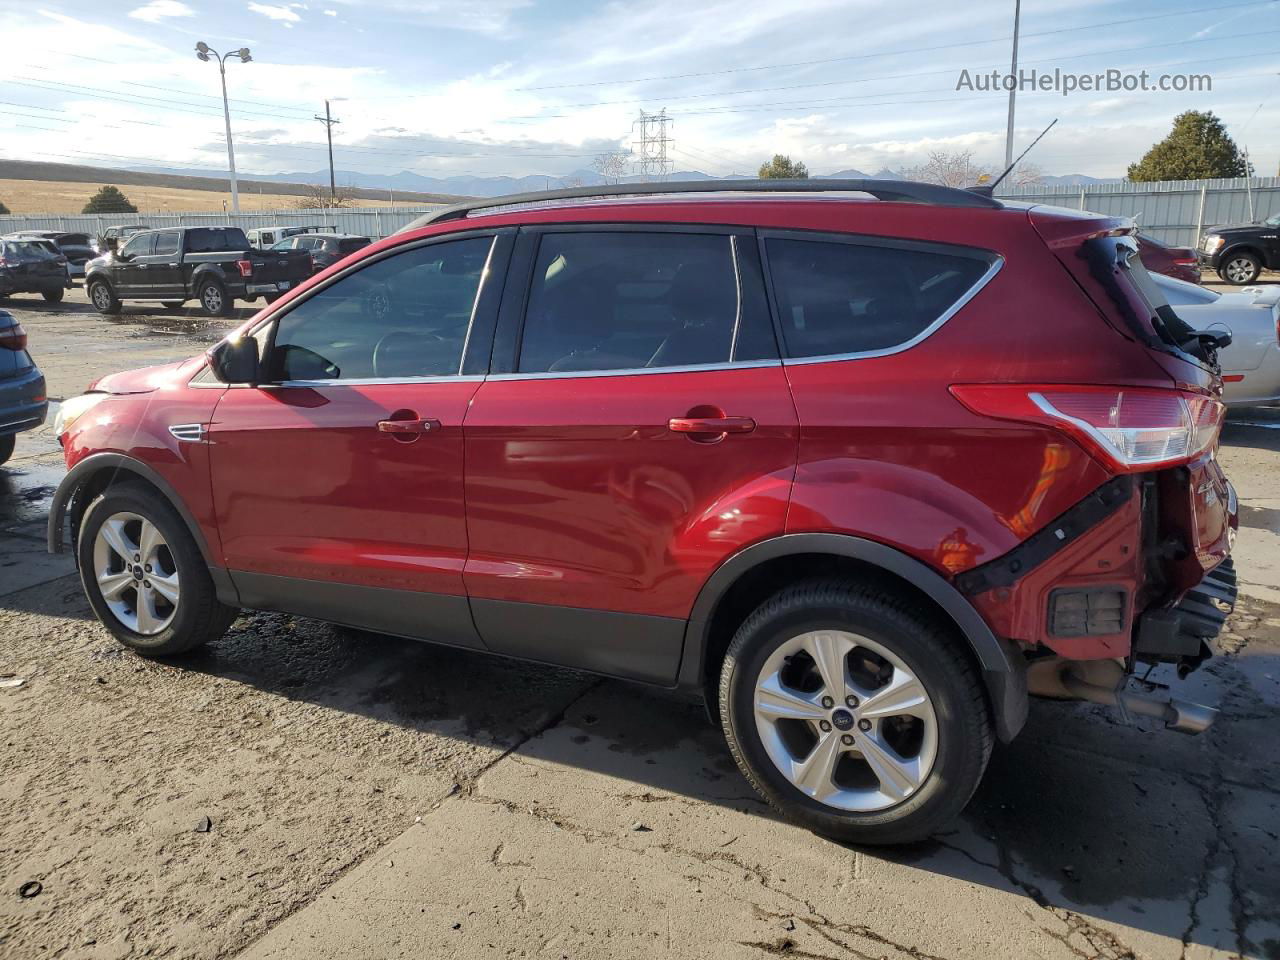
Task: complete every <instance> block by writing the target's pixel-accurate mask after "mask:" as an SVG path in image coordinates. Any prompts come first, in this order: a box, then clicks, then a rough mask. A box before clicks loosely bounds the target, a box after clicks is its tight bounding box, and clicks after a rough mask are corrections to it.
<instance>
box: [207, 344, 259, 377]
mask: <svg viewBox="0 0 1280 960" xmlns="http://www.w3.org/2000/svg"><path fill="white" fill-rule="evenodd" d="M208 357H209V368H210V369H211V370H212V371H213V375H214V376H215V377H217V378H218V379H219V380H221V381H222V382H223V383H249V384H256V383H257V382H258V377H259V373H260V367H261V363H260V361H259V359H258V341H257V340H255V339H254V338H253V337H234V338H232V339H230V340H223V341H222V342H221V343H220V344H218V345H217V346H216V347H213V348H212V349H211V350H210V351H209V353H208Z"/></svg>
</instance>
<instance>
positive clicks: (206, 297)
mask: <svg viewBox="0 0 1280 960" xmlns="http://www.w3.org/2000/svg"><path fill="white" fill-rule="evenodd" d="M201 299H202V300H203V302H204V307H205V309H206V310H208V311H209V312H210V313H218V312H219V311H220V310H222V290H221V289H220V288H219V287H218V286H217V285H216V284H212V283H211V284H209V285H208V286H207V287H205V288H204V293H203V294H202V295H201Z"/></svg>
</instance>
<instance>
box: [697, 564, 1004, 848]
mask: <svg viewBox="0 0 1280 960" xmlns="http://www.w3.org/2000/svg"><path fill="white" fill-rule="evenodd" d="M919 606H920V605H919V603H918V602H912V601H909V600H905V599H903V598H900V597H897V596H894V595H892V594H887V593H886V592H885V591H884V589H883V588H881V587H879V586H869V585H860V584H856V583H850V582H845V581H839V580H815V581H808V582H805V583H800V584H796V585H794V586H791V587H788V588H787V589H785V590H783V591H781V592H780V593H778V594H775V595H774V596H773V597H772V598H771V599H769V600H767V601H765V603H763V604H762V605H761V606H760V607H758V608H757V609H756V611H755V612H754V613H752V614H751V616H750V617H748V618H747V620H746V621H745V622H744V623H743V624H742V626H741V627H739V628H738V631H737V633H736V634H735V635H734V637H733V640H732V641H731V643H730V644H729V649H728V651H727V653H726V654H725V659H724V663H723V665H722V668H721V672H720V689H719V707H720V717H721V725H722V726H723V728H724V734H725V738H726V739H727V740H728V742H729V749H730V751H731V752H732V753H733V757H734V759H735V760H736V761H737V763H738V767H739V768H740V769H741V770H742V772H743V774H744V775H745V776H746V778H747V780H749V781H750V783H751V785H752V786H753V787H755V789H756V790H757V792H759V793H760V795H761V796H762V797H764V799H765V800H767V801H768V802H769V804H770V805H771V806H773V807H774V808H775V809H776V810H778V811H779V812H780V813H782V814H783V815H784V816H786V817H787V818H789V819H791V820H793V821H794V822H796V823H798V824H800V825H801V826H804V827H806V828H808V829H810V830H813V831H814V832H816V833H819V834H822V835H824V836H828V837H832V838H834V839H838V840H842V841H849V842H853V843H862V844H897V843H911V842H914V841H918V840H922V839H924V838H926V837H928V836H929V835H930V834H931V833H933V832H934V831H936V830H938V829H940V828H942V827H943V826H945V825H946V824H947V823H948V822H950V821H951V820H952V819H953V818H954V817H955V816H956V815H958V814H959V813H960V811H961V810H963V809H964V807H965V805H966V804H967V803H968V802H969V800H970V799H971V798H972V796H973V792H974V790H976V789H977V787H978V783H979V782H980V781H981V779H982V774H983V772H984V771H985V769H986V766H987V760H988V759H989V757H990V756H991V747H992V740H993V734H992V724H991V718H990V714H989V711H988V709H987V701H986V695H985V693H984V692H983V686H982V683H981V681H980V679H979V677H978V673H977V669H976V668H975V667H974V665H973V664H972V663H971V662H970V660H969V657H968V654H967V651H966V650H965V648H964V646H963V644H964V642H965V641H964V640H963V638H961V637H960V636H958V635H957V633H956V631H955V629H954V628H953V627H949V626H948V625H947V624H945V623H942V622H939V621H938V620H936V619H934V618H933V617H930V616H928V615H926V614H924V613H923V612H922V611H920V609H919ZM811 630H844V631H848V632H851V633H857V634H859V635H862V636H865V637H867V638H869V639H871V640H874V641H875V642H876V643H878V644H880V645H881V646H882V647H884V648H886V649H888V650H891V651H892V652H893V653H894V654H895V655H896V656H897V657H899V658H900V659H901V660H902V661H903V662H904V663H905V664H906V665H907V667H908V668H909V669H910V670H911V671H912V672H913V673H914V674H915V676H916V677H917V678H918V679H919V681H920V682H921V683H922V684H923V685H924V688H925V690H926V692H927V693H928V696H929V700H930V701H931V703H932V706H933V710H934V714H935V716H936V721H937V752H936V755H935V758H934V761H933V766H932V768H931V770H930V771H929V773H928V774H927V775H926V776H925V778H924V781H923V783H922V784H921V785H920V786H919V787H918V788H917V789H916V790H915V791H914V792H913V793H911V794H910V795H909V796H908V797H907V798H906V799H904V800H901V801H899V802H898V803H896V804H894V805H892V806H889V807H887V808H884V809H881V810H877V811H873V812H852V811H846V810H840V809H838V808H836V807H833V806H828V805H826V804H824V803H821V802H819V801H818V800H816V799H814V798H812V797H810V796H808V795H807V794H805V793H803V792H802V791H801V790H800V789H799V788H798V787H796V786H795V785H794V784H792V783H791V781H790V780H789V779H787V777H786V776H784V775H783V774H782V772H781V771H780V770H779V769H778V766H777V765H776V764H775V763H774V761H773V760H772V759H771V758H770V757H769V754H768V753H767V752H766V750H765V747H764V744H763V743H762V741H761V737H760V733H759V731H758V730H757V727H756V721H755V686H756V681H757V679H758V677H759V675H760V672H761V670H762V669H763V668H764V666H765V664H766V661H767V660H768V658H769V656H770V655H771V654H772V653H773V652H774V651H775V650H776V649H777V648H778V647H779V646H780V645H781V644H783V643H784V642H787V641H788V640H790V639H791V638H793V637H796V636H799V635H800V634H802V633H806V632H808V631H811ZM837 706H839V705H837ZM841 729H844V728H843V727H841Z"/></svg>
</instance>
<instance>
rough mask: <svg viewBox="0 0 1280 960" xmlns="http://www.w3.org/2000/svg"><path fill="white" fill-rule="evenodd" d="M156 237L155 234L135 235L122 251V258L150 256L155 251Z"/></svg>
mask: <svg viewBox="0 0 1280 960" xmlns="http://www.w3.org/2000/svg"><path fill="white" fill-rule="evenodd" d="M155 242H156V235H155V234H154V233H135V234H134V235H133V236H132V237H131V238H130V239H129V242H128V243H126V244H125V245H124V249H122V250H121V251H120V255H121V256H122V257H145V256H149V255H150V253H151V251H152V250H153V249H155Z"/></svg>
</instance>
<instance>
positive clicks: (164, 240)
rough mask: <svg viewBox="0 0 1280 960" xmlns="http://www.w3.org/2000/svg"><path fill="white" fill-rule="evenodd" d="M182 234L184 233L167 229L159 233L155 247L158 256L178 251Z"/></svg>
mask: <svg viewBox="0 0 1280 960" xmlns="http://www.w3.org/2000/svg"><path fill="white" fill-rule="evenodd" d="M181 236H182V234H180V233H179V232H178V231H177V230H165V231H163V232H162V233H157V234H156V249H155V254H156V256H158V257H159V256H163V255H165V254H174V253H177V252H178V242H179V239H180V238H181Z"/></svg>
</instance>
